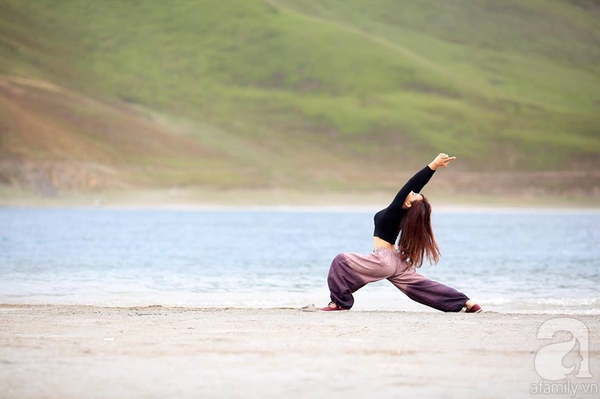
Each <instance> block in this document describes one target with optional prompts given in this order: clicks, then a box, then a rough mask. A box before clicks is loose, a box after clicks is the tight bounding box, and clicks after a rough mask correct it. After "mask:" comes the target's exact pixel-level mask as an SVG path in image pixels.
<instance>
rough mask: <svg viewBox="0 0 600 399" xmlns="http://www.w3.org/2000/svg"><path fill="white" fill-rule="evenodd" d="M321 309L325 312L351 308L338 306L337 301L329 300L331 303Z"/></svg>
mask: <svg viewBox="0 0 600 399" xmlns="http://www.w3.org/2000/svg"><path fill="white" fill-rule="evenodd" d="M321 310H322V311H323V312H332V311H336V310H337V311H339V310H349V309H347V308H345V307H343V306H338V305H337V304H336V303H335V302H329V305H327V306H326V307H324V308H321Z"/></svg>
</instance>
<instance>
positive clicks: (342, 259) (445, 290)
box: [327, 248, 469, 312]
mask: <svg viewBox="0 0 600 399" xmlns="http://www.w3.org/2000/svg"><path fill="white" fill-rule="evenodd" d="M384 278H386V279H388V280H389V281H390V282H391V283H392V284H394V285H395V286H396V287H397V288H398V289H399V290H400V291H402V292H404V293H405V294H406V295H407V296H408V297H409V298H410V299H412V300H413V301H416V302H419V303H422V304H423V305H427V306H430V307H432V308H434V309H438V310H441V311H443V312H460V311H461V309H462V308H463V307H464V306H465V302H467V301H468V300H469V298H468V297H467V296H466V295H465V294H463V293H462V292H458V291H457V290H455V289H454V288H451V287H448V286H446V285H444V284H441V283H438V282H435V281H432V280H429V279H427V278H426V277H424V276H422V275H420V274H419V273H417V271H416V270H415V268H414V267H412V266H410V265H409V264H408V263H406V262H405V261H403V260H402V259H401V258H400V254H399V253H398V252H397V251H395V250H392V249H386V248H377V250H376V251H375V252H374V253H372V254H369V255H360V254H355V253H343V254H339V255H338V256H336V257H335V258H334V259H333V261H332V262H331V268H330V269H329V276H328V277H327V284H328V285H329V291H330V293H331V300H332V301H333V302H335V303H336V304H337V305H338V306H343V307H345V308H348V309H350V308H351V307H352V306H353V305H354V297H353V296H352V293H354V292H356V291H357V290H358V289H360V288H362V287H364V286H365V285H366V284H368V283H372V282H375V281H379V280H383V279H384Z"/></svg>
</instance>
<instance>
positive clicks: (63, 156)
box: [0, 0, 600, 189]
mask: <svg viewBox="0 0 600 399" xmlns="http://www.w3.org/2000/svg"><path fill="white" fill-rule="evenodd" d="M365 4H366V3H365V2H362V1H358V0H345V1H336V0H319V1H312V2H305V1H301V0H294V1H292V0H268V1H259V0H253V1H247V0H235V1H234V0H232V1H227V2H221V1H216V0H211V1H202V2H189V1H184V0H179V1H172V2H169V4H168V6H167V5H165V3H164V2H161V1H133V0H132V1H124V2H118V3H109V2H97V1H93V0H78V1H58V0H39V1H36V2H21V1H17V0H0V73H1V74H2V75H3V78H2V82H1V85H0V89H2V92H1V93H2V96H1V97H0V99H1V102H0V104H1V106H0V118H1V119H0V121H1V123H2V125H1V128H2V131H1V134H2V140H1V141H0V156H1V158H2V161H3V164H4V165H5V166H4V167H3V168H2V169H0V170H4V172H2V176H3V177H2V179H3V180H4V181H5V182H13V183H18V182H19V181H23V179H25V180H27V179H29V180H31V179H32V178H31V177H23V176H27V173H25V172H23V170H29V169H27V166H23V165H27V162H29V163H32V164H34V165H38V166H39V165H42V164H44V165H47V164H48V162H53V163H54V164H60V165H62V166H61V168H62V169H60V170H62V171H63V172H64V171H65V170H81V165H82V164H88V165H100V166H102V167H109V169H110V170H111V172H110V173H108V172H106V170H108V169H106V170H105V169H102V170H104V172H102V173H104V174H102V173H100V172H98V170H100V169H101V168H100V169H97V168H96V169H94V170H96V172H94V173H96V174H97V175H98V176H104V177H96V178H95V179H96V180H98V181H103V182H104V183H102V184H100V183H97V184H98V185H99V186H102V187H105V186H106V187H112V186H122V185H143V186H174V185H176V186H177V185H210V186H218V187H239V186H243V187H283V188H285V187H300V188H303V187H304V188H317V189H318V188H323V187H327V188H330V187H339V188H342V189H343V188H348V187H353V186H355V185H358V186H359V187H361V186H365V187H366V186H368V185H372V184H373V182H372V181H371V179H370V176H372V174H373V173H377V174H378V175H386V176H387V177H386V178H382V182H381V183H380V184H382V185H383V186H385V185H386V184H390V185H392V184H395V182H394V180H395V179H394V176H392V175H391V174H390V172H391V171H393V170H394V169H395V168H398V169H399V170H405V169H410V168H413V167H415V166H416V165H420V164H422V163H423V159H424V158H429V156H430V155H431V154H434V153H436V152H438V151H441V150H443V151H446V152H452V153H455V154H457V155H459V157H460V158H461V160H462V163H461V164H460V165H457V166H458V168H459V169H460V168H462V170H464V171H468V170H495V171H497V170H501V171H537V170H541V171H543V170H547V171H563V172H565V171H569V170H574V169H575V170H577V169H582V168H587V167H589V166H591V165H595V164H597V161H598V160H599V158H600V130H599V129H600V128H599V126H600V29H599V28H600V17H599V15H600V11H599V9H598V6H595V5H594V4H595V3H594V2H592V1H589V2H586V1H559V0H551V1H545V0H544V1H542V0H530V1H527V2H522V1H514V2H502V3H498V2H496V1H492V0H488V1H484V0H478V1H467V0H460V1H454V2H451V3H449V2H446V1H443V0H423V1H419V2H403V3H401V5H399V3H398V2H396V1H393V0H377V1H372V2H369V3H368V5H365ZM15 77H21V79H22V78H23V77H28V78H33V82H35V83H33V84H32V83H31V82H32V80H31V79H30V80H29V83H27V84H26V83H24V81H23V80H19V79H17V78H15ZM40 82H52V84H53V86H52V87H54V88H55V89H56V90H42V89H40V84H41V83H40ZM19 90H20V92H21V93H24V94H22V95H21V96H15V95H14V93H15V91H19ZM40 90H42V91H43V92H44V94H43V95H42V94H41V93H40V92H39V91H40ZM61 91H62V93H63V94H62V95H61V94H59V93H60V92H61ZM64 93H69V94H68V95H66V94H64ZM81 104H87V106H80V105H81ZM86 107H87V108H86ZM149 115H150V116H151V118H150V119H148V118H149ZM152 118H154V119H152ZM156 118H158V119H156ZM109 120H110V121H111V123H112V124H107V123H105V122H106V121H109ZM157 120H160V121H161V123H158V122H157ZM101 122H102V123H101ZM109 125H110V126H109ZM50 143H52V144H50ZM152 143H155V144H154V145H153V144H152ZM6 165H8V166H6ZM69 165H73V167H72V168H71V167H70V166H69ZM34 169H35V168H34ZM84 169H85V168H84ZM92 169H93V168H92ZM46 170H52V168H46ZM149 170H152V173H146V172H147V171H149ZM144 171H146V172H144ZM63 172H61V173H63ZM48 173H50V172H48ZM64 173H66V172H64ZM89 173H92V172H89ZM59 174H60V173H59ZM109 175H110V176H112V177H108V176H109ZM386 179H388V180H387V181H386ZM29 180H27V181H29ZM68 180H73V179H72V178H69V179H68ZM84 180H86V179H84ZM92 180H93V179H92ZM46 181H52V179H49V180H48V179H46ZM86 181H88V183H86V184H75V185H74V186H76V187H87V186H89V181H90V178H87V180H86ZM49 184H50V186H52V187H54V186H55V184H54V183H49ZM377 184H379V183H377ZM62 186H65V187H69V185H62ZM62 186H61V185H59V187H62Z"/></svg>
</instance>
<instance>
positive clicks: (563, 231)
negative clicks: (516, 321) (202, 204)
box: [0, 208, 600, 314]
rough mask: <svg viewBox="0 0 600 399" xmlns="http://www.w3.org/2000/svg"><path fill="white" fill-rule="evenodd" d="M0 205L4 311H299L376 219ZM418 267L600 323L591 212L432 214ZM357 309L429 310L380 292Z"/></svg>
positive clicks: (599, 216) (476, 290)
mask: <svg viewBox="0 0 600 399" xmlns="http://www.w3.org/2000/svg"><path fill="white" fill-rule="evenodd" d="M375 211H377V209H373V210H369V211H368V212H367V211H365V212H362V211H361V212H359V211H352V212H348V211H344V212H342V211H283V210H220V211H208V210H207V211H155V210H152V211H150V210H148V211H139V210H138V211H130V210H122V211H118V210H72V209H68V210H67V209H64V210H49V209H11V208H8V209H0V303H77V304H95V305H108V306H114V305H152V304H161V305H182V306H218V307H221V306H240V307H280V306H286V307H287V306H290V307H300V306H304V305H307V304H310V303H314V304H316V305H325V304H326V303H327V302H328V299H329V298H328V290H327V284H326V277H327V272H328V269H329V264H330V262H331V259H332V258H333V257H334V256H335V255H336V254H338V253H340V252H359V253H368V252H370V251H371V250H372V247H371V246H372V239H371V235H372V231H373V213H374V212H375ZM433 223H434V229H435V232H436V237H437V240H438V244H439V245H440V248H441V251H442V258H441V261H440V263H439V264H438V265H437V266H434V267H426V266H424V267H423V268H421V272H422V273H423V274H425V275H427V276H428V277H429V278H432V279H435V280H438V281H441V282H443V283H446V284H448V285H450V286H453V287H455V288H457V289H459V290H460V291H463V292H465V293H466V294H467V295H469V296H470V297H472V298H473V299H475V300H476V301H478V302H479V303H480V304H481V305H483V306H484V307H485V308H486V309H488V310H496V311H502V312H523V311H528V312H531V311H533V312H548V313H555V312H564V311H567V312H577V313H598V314H600V293H599V290H598V287H599V286H600V228H598V226H600V213H597V212H589V213H584V212H562V213H561V212H559V213H549V212H526V211H512V212H494V213H486V212H483V211H482V212H479V213H477V212H475V213H459V212H434V219H433ZM355 309H357V310H373V309H386V310H428V309H427V308H425V307H423V306H421V305H418V304H415V303H414V302H412V301H410V300H409V299H407V298H406V297H405V296H404V295H403V294H402V293H401V292H400V291H398V290H397V289H396V288H394V287H393V286H392V285H391V284H390V283H389V282H387V281H385V280H384V281H381V282H378V283H374V284H371V285H368V286H366V287H364V288H363V289H361V290H360V291H359V292H357V294H356V305H355Z"/></svg>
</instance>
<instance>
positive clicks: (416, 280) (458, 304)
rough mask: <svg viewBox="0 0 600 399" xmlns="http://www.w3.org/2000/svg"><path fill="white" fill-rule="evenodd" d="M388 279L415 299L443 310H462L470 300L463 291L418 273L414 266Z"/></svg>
mask: <svg viewBox="0 0 600 399" xmlns="http://www.w3.org/2000/svg"><path fill="white" fill-rule="evenodd" d="M388 280H389V281H390V282H391V283H392V284H394V285H395V286H396V288H398V289H399V290H400V291H402V292H403V293H405V294H406V295H407V296H408V297H409V298H410V299H412V300H413V301H416V302H419V303H422V304H423V305H427V306H429V307H432V308H434V309H437V310H441V311H442V312H460V311H461V310H462V308H463V307H465V304H466V303H467V301H468V300H469V297H467V296H466V295H465V294H463V293H462V292H459V291H457V290H455V289H454V288H452V287H448V286H447V285H444V284H442V283H438V282H436V281H433V280H429V279H428V278H427V277H425V276H423V275H421V274H419V273H417V272H416V270H415V269H414V267H408V268H407V269H405V270H404V271H400V273H398V274H396V275H394V276H392V277H389V278H388Z"/></svg>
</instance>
